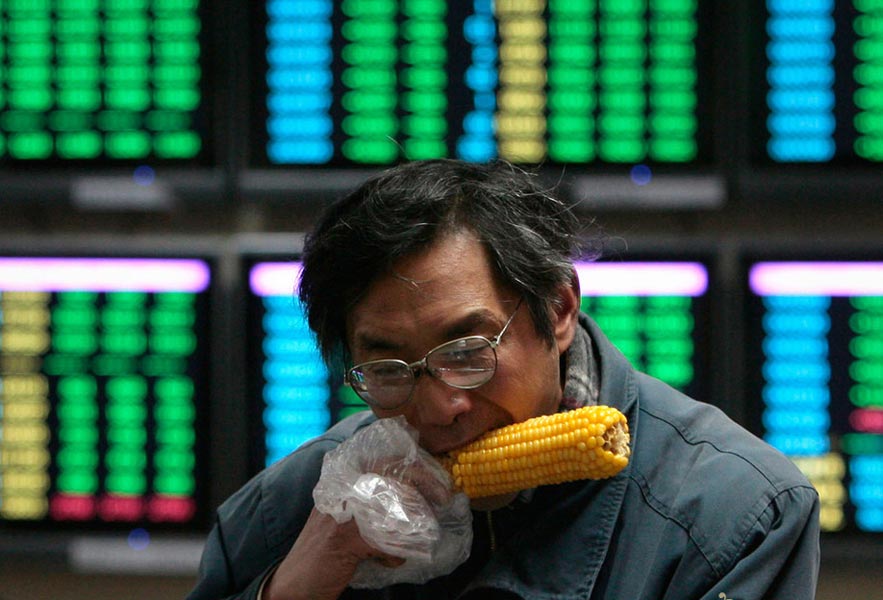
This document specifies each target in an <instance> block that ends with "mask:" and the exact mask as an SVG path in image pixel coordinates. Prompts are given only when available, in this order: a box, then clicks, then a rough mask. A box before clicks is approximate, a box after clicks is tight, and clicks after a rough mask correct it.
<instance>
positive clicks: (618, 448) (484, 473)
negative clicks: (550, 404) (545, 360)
mask: <svg viewBox="0 0 883 600" xmlns="http://www.w3.org/2000/svg"><path fill="white" fill-rule="evenodd" d="M630 453H631V450H630V449H629V428H628V423H627V421H626V418H625V415H623V414H622V413H621V412H619V411H618V410H616V409H615V408H611V407H609V406H586V407H583V408H578V409H576V410H571V411H567V412H561V413H556V414H553V415H544V416H540V417H535V418H533V419H528V420H527V421H524V422H523V423H516V424H513V425H507V426H506V427H501V428H500V429H496V430H494V431H489V432H488V433H487V434H485V435H484V436H483V437H481V438H479V439H477V440H475V441H474V442H472V443H470V444H467V445H465V446H463V447H462V448H458V449H457V450H454V451H452V452H449V453H448V454H446V455H445V456H444V457H442V458H441V462H442V464H443V465H444V466H445V467H446V468H447V469H448V472H449V473H450V474H451V476H452V478H453V480H454V485H455V487H456V488H457V489H459V490H462V491H463V492H465V493H466V495H467V496H469V497H470V498H482V497H485V496H497V495H501V494H508V493H510V492H516V491H519V490H524V489H528V488H532V487H536V486H538V485H551V484H556V483H564V482H566V481H575V480H577V479H605V478H607V477H612V476H613V475H616V474H617V473H619V471H621V470H622V469H623V468H624V467H625V466H626V465H627V464H628V460H629V459H628V457H629V454H630Z"/></svg>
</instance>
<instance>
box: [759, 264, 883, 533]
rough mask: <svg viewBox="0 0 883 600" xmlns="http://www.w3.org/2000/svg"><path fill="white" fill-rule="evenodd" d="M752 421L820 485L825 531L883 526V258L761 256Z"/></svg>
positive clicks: (877, 530)
mask: <svg viewBox="0 0 883 600" xmlns="http://www.w3.org/2000/svg"><path fill="white" fill-rule="evenodd" d="M748 283H749V288H750V294H749V296H748V302H747V306H746V311H747V325H748V340H747V345H746V347H747V351H748V358H749V365H748V366H749V371H748V376H747V381H748V384H749V386H748V390H747V391H748V397H747V402H748V404H747V406H748V407H749V408H751V409H753V410H752V413H753V415H754V417H755V422H754V423H753V426H754V428H755V430H756V431H757V432H758V433H761V434H762V435H763V436H764V438H765V439H766V441H768V442H769V443H770V444H772V445H773V446H775V447H776V448H778V449H779V450H781V451H782V452H784V453H785V454H786V455H788V456H789V457H790V458H791V459H792V460H793V461H794V462H795V463H796V464H797V466H799V467H800V468H801V470H803V472H804V473H805V474H806V475H807V477H808V478H809V479H810V481H811V482H812V483H813V485H814V486H815V487H816V488H817V489H818V491H819V496H820V498H821V502H822V512H821V525H822V529H823V531H840V530H848V531H863V532H881V531H883V263H881V262H860V261H854V262H833V261H827V262H800V261H785V262H755V263H754V264H752V265H750V268H749V271H748Z"/></svg>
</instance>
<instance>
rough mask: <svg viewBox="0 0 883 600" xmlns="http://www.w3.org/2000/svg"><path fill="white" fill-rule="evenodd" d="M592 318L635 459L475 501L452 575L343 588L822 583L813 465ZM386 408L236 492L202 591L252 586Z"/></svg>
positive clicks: (605, 381)
mask: <svg viewBox="0 0 883 600" xmlns="http://www.w3.org/2000/svg"><path fill="white" fill-rule="evenodd" d="M581 324H582V326H583V327H584V328H585V329H586V330H587V331H588V332H589V335H590V336H591V338H592V340H593V343H594V345H595V348H596V349H597V352H598V360H599V363H600V368H601V397H600V402H599V403H600V404H608V405H612V406H615V407H617V408H619V409H620V410H621V411H622V412H623V413H625V414H626V416H627V417H628V421H629V428H630V431H631V433H632V444H633V451H632V457H631V462H630V464H629V466H628V467H626V469H625V470H623V471H622V472H621V473H620V474H619V475H617V476H616V477H614V478H612V479H609V480H606V481H601V482H596V481H583V482H574V483H569V484H563V485H556V486H546V487H541V488H537V489H536V490H535V491H534V493H533V494H532V495H529V498H530V499H529V500H528V501H524V500H519V501H516V502H515V503H513V505H510V506H508V507H505V508H502V509H499V510H497V511H494V512H493V513H492V514H483V513H475V515H474V517H475V519H474V530H475V540H474V543H473V551H472V556H471V557H470V559H469V560H468V561H467V562H466V563H464V564H463V565H461V566H460V567H459V568H458V569H457V570H456V571H454V573H452V574H451V575H450V576H447V577H442V578H439V579H435V580H433V581H430V582H429V583H427V584H425V585H422V586H412V585H401V586H394V587H392V588H388V589H385V590H379V591H366V590H359V591H355V590H351V589H348V590H347V591H346V592H345V594H344V597H345V598H365V599H369V598H378V599H381V598H390V599H400V598H401V599H405V598H409V599H410V598H415V599H416V598H420V599H436V598H439V599H441V598H454V597H462V598H466V597H469V598H472V597H474V598H525V599H537V600H539V599H543V600H571V599H572V600H576V599H601V598H604V599H610V600H614V599H621V600H638V599H665V600H693V599H707V600H721V599H722V598H726V599H729V600H760V599H761V598H766V599H781V600H786V599H787V600H795V599H801V600H803V599H810V598H814V596H815V588H816V580H817V574H818V566H819V523H818V512H819V501H818V495H817V494H816V492H815V490H814V489H813V488H812V486H811V485H810V484H809V482H808V481H807V480H806V478H805V477H803V475H802V474H801V473H800V472H799V471H798V470H797V469H796V468H795V467H794V466H793V465H792V464H791V462H790V461H788V460H787V459H786V458H785V457H784V456H783V455H782V454H780V453H779V452H777V451H776V450H774V449H772V448H771V447H770V446H768V445H767V444H765V443H763V442H762V441H760V440H758V439H757V438H755V437H754V436H752V435H751V434H749V433H748V432H746V431H745V430H744V429H742V428H741V427H739V426H738V425H736V424H735V423H733V422H732V421H731V420H730V419H728V418H727V417H726V416H725V415H724V414H723V413H722V412H721V411H720V410H718V409H716V408H714V407H712V406H710V405H707V404H703V403H700V402H696V401H694V400H691V399H689V398H687V397H686V396H684V395H682V394H680V393H679V392H677V391H676V390H674V389H672V388H671V387H669V386H667V385H665V384H664V383H662V382H660V381H658V380H656V379H653V378H652V377H649V376H647V375H644V374H642V373H639V372H637V371H635V370H634V369H633V368H632V367H631V366H630V364H629V363H628V361H627V360H626V359H625V357H623V356H622V354H620V353H619V351H618V350H616V348H614V347H613V346H612V345H611V344H610V342H609V341H608V340H607V339H606V337H605V336H604V335H603V334H602V333H601V332H600V330H599V329H598V328H597V326H596V325H595V324H594V323H593V322H592V321H591V320H590V319H588V318H581ZM372 419H373V417H371V416H370V415H369V414H362V415H356V416H354V417H351V418H349V419H347V420H345V421H343V422H341V423H339V424H338V425H336V426H335V427H333V428H331V429H330V430H329V431H328V432H327V433H326V434H325V435H323V436H321V437H320V438H317V439H316V440H313V441H311V442H309V443H307V444H305V445H304V446H302V447H301V448H299V449H298V450H297V451H296V452H294V453H293V454H291V455H290V456H288V457H287V458H285V459H284V460H282V461H280V462H278V463H277V464H275V465H273V466H272V467H270V468H268V469H266V470H265V471H264V472H262V473H260V474H259V475H257V476H256V477H255V478H254V479H252V480H251V481H250V482H249V483H248V484H246V485H245V486H244V487H243V488H242V489H241V490H240V491H238V492H237V493H236V494H234V495H233V496H232V497H231V498H230V499H229V500H227V501H226V502H225V503H224V504H223V505H222V506H221V507H220V509H219V510H218V513H217V520H216V523H215V526H214V528H213V530H212V532H211V533H210V535H209V538H208V541H207V545H206V548H205V551H204V554H203V557H202V563H201V566H200V576H199V581H198V583H197V585H196V587H195V588H194V590H193V591H192V593H191V595H190V596H189V598H190V600H209V599H212V600H214V599H219V598H242V599H245V598H254V597H255V594H256V592H257V589H258V586H259V585H260V582H261V580H262V579H263V576H264V574H265V573H266V572H267V571H268V569H270V568H272V566H273V565H275V564H277V563H278V562H279V561H280V560H282V558H283V557H284V556H285V554H286V553H287V552H288V550H289V548H290V547H291V545H292V544H293V542H294V540H295V539H296V537H297V535H298V532H299V531H300V530H301V528H302V527H303V524H304V523H305V521H306V519H307V516H308V515H309V513H310V510H311V508H312V504H313V502H312V489H313V487H314V485H315V483H316V481H317V479H318V475H319V471H320V468H321V463H322V456H323V455H324V453H325V452H327V451H328V450H330V449H331V448H333V447H335V446H336V445H337V444H339V443H340V442H341V441H342V440H343V439H345V438H347V437H349V436H350V435H352V433H353V432H354V431H355V430H356V429H357V428H359V427H361V426H363V425H365V424H366V423H368V422H370V420H372Z"/></svg>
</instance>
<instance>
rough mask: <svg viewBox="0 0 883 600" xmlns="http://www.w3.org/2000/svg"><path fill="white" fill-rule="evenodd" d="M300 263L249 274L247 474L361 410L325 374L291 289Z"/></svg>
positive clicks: (265, 266)
mask: <svg viewBox="0 0 883 600" xmlns="http://www.w3.org/2000/svg"><path fill="white" fill-rule="evenodd" d="M300 268H301V267H300V263H297V262H278V261H269V262H258V263H256V264H254V265H252V266H251V267H250V270H249V290H250V295H249V321H250V339H249V347H250V349H251V351H250V354H251V356H250V359H251V362H250V370H249V379H250V381H251V385H250V386H249V389H250V390H252V392H253V393H254V394H256V397H259V398H261V399H262V402H261V403H259V404H260V409H259V412H258V414H255V415H254V419H253V421H254V423H253V425H254V428H253V431H255V432H256V433H255V435H254V440H253V444H254V446H255V447H253V448H252V450H253V452H254V453H255V454H256V456H253V468H256V469H260V468H262V467H264V466H269V465H271V464H273V463H274V462H276V461H277V460H279V459H280V458H282V457H284V456H285V455H287V454H288V453H290V452H291V451H292V450H294V449H295V448H297V447H298V446H300V445H301V444H303V443H304V442H306V441H307V440H309V439H311V438H314V437H316V436H318V435H321V434H322V433H323V432H324V431H325V430H326V429H327V428H328V427H329V426H330V425H331V424H333V423H336V422H337V421H339V420H341V419H343V418H344V417H346V416H348V415H350V414H352V413H353V412H356V411H359V410H365V409H367V406H366V405H365V403H364V402H363V401H362V399H361V398H359V397H358V396H357V395H356V394H355V392H353V391H352V389H351V388H349V387H347V386H344V385H342V380H343V374H342V373H334V374H331V373H329V372H328V369H327V367H326V366H325V363H324V362H323V360H322V356H321V354H320V353H319V350H318V348H317V347H316V342H315V338H314V337H313V335H312V332H311V331H310V329H309V326H308V325H307V322H306V317H305V316H304V313H303V309H302V307H301V304H300V301H299V300H298V299H297V297H296V294H295V292H296V289H295V286H296V285H297V282H298V281H299V280H300Z"/></svg>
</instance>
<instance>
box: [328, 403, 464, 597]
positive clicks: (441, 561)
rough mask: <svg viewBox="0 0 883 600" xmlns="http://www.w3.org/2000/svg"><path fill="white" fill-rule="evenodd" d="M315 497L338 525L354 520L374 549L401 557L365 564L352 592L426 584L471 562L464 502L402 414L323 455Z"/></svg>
mask: <svg viewBox="0 0 883 600" xmlns="http://www.w3.org/2000/svg"><path fill="white" fill-rule="evenodd" d="M313 500H314V502H315V504H316V509H317V510H318V511H319V512H322V513H325V514H327V515H330V516H331V517H333V518H334V520H335V521H337V522H338V523H345V522H346V521H349V520H350V519H355V520H356V525H357V526H358V528H359V533H360V534H361V536H362V537H363V538H364V539H365V541H366V542H368V544H370V545H371V546H373V547H374V548H377V549H379V550H383V551H384V552H386V553H387V554H391V555H393V556H397V557H400V558H404V559H405V563H404V564H402V565H401V566H398V567H385V566H383V565H382V564H380V562H378V561H375V560H366V561H363V562H362V563H360V564H359V567H358V568H357V569H356V573H355V576H354V577H353V580H352V581H351V582H350V587H353V588H381V587H386V586H388V585H392V584H395V583H424V582H426V581H429V580H430V579H433V578H435V577H440V576H442V575H446V574H448V573H450V572H451V571H453V570H454V569H455V568H456V567H457V566H458V565H460V564H461V563H462V562H463V561H465V560H466V559H467V558H468V557H469V551H470V548H471V546H472V513H471V512H470V509H469V499H468V498H467V497H466V495H465V494H463V493H454V491H453V486H452V482H451V478H450V475H448V473H447V471H445V469H444V468H443V467H442V466H441V465H440V464H439V463H438V461H436V460H435V459H434V458H433V457H432V455H430V454H429V453H428V452H426V451H425V450H423V449H422V448H420V447H419V446H418V445H417V432H416V430H414V428H412V427H411V426H410V425H408V424H407V422H406V421H405V418H404V417H393V418H388V419H378V420H377V421H375V422H374V423H372V424H371V425H368V426H367V427H364V428H362V429H361V430H359V431H358V432H357V433H356V434H355V435H354V436H353V437H352V438H350V439H348V440H346V441H344V442H343V443H342V444H341V445H340V446H338V447H337V448H335V449H334V450H332V451H331V452H329V453H328V454H326V455H325V458H324V460H323V463H322V474H321V476H320V478H319V483H318V484H317V485H316V487H315V488H314V489H313Z"/></svg>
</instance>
